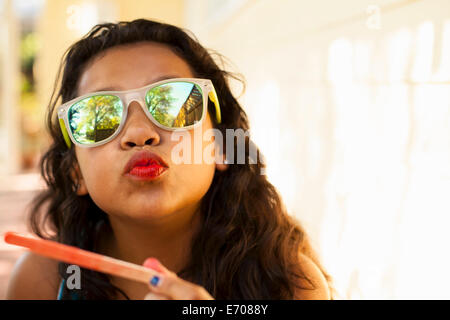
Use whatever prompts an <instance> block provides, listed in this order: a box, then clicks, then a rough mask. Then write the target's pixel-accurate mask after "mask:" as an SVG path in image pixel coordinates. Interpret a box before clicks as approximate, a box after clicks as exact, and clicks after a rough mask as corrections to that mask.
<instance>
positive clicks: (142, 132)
mask: <svg viewBox="0 0 450 320" xmlns="http://www.w3.org/2000/svg"><path fill="white" fill-rule="evenodd" d="M159 142H160V135H159V133H158V131H157V129H156V126H155V125H154V124H153V123H152V122H151V121H150V119H149V118H147V116H146V114H145V113H144V110H142V107H141V106H140V105H139V102H138V101H136V100H135V101H132V102H131V103H130V105H129V106H128V115H127V119H126V122H125V125H124V127H123V130H122V136H121V138H120V145H121V147H122V148H123V149H129V148H131V147H135V146H144V145H158V144H159Z"/></svg>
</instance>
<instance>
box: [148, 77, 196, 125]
mask: <svg viewBox="0 0 450 320" xmlns="http://www.w3.org/2000/svg"><path fill="white" fill-rule="evenodd" d="M145 102H146V103H147V107H148V110H149V111H150V113H151V114H152V115H153V117H154V118H155V119H156V121H158V122H159V123H160V124H162V125H163V126H166V127H169V128H182V127H187V126H190V125H193V124H195V123H196V122H197V121H200V120H201V119H202V113H203V95H202V89H201V88H200V87H199V86H198V85H197V84H195V83H191V82H185V81H177V82H169V83H165V84H162V85H160V86H157V87H155V88H152V89H150V90H149V91H148V92H147V94H146V95H145Z"/></svg>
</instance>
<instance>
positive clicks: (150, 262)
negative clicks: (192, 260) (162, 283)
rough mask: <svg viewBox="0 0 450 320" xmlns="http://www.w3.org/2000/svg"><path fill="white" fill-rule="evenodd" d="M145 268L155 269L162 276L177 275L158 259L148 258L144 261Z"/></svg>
mask: <svg viewBox="0 0 450 320" xmlns="http://www.w3.org/2000/svg"><path fill="white" fill-rule="evenodd" d="M143 265H144V267H147V268H150V269H153V270H155V271H157V272H159V273H162V274H172V275H176V274H175V272H172V271H170V270H169V269H167V268H166V267H165V266H164V265H163V264H162V263H161V262H159V260H158V259H156V258H147V259H146V260H145V261H144V264H143Z"/></svg>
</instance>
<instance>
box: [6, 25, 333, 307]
mask: <svg viewBox="0 0 450 320" xmlns="http://www.w3.org/2000/svg"><path fill="white" fill-rule="evenodd" d="M63 62H64V63H63V64H62V66H61V67H63V75H62V82H61V87H60V89H59V91H58V94H57V97H56V99H54V93H55V90H57V88H56V87H55V89H54V92H53V94H52V97H51V99H50V100H51V101H50V104H49V111H48V115H47V126H48V129H49V132H50V135H51V138H52V144H51V145H50V148H49V150H48V151H47V152H46V153H45V154H44V156H43V158H42V161H41V173H42V176H43V178H44V179H45V181H46V183H47V185H48V189H47V190H45V191H43V192H42V193H41V194H39V195H38V196H37V197H36V199H35V202H34V205H33V208H32V209H33V210H32V211H31V215H30V218H29V222H30V226H31V229H32V231H33V232H34V233H35V234H36V235H37V236H39V237H41V238H46V239H52V240H55V241H58V242H61V243H65V244H69V245H73V246H77V247H80V248H82V249H86V250H90V251H95V252H98V253H101V254H104V255H108V256H111V257H114V258H117V259H121V260H125V261H129V262H132V263H136V264H144V265H145V266H147V267H149V268H153V269H155V270H156V271H158V272H159V274H160V276H158V277H155V278H154V279H152V281H151V283H149V284H148V285H145V284H140V283H136V282H133V281H127V280H125V279H122V278H117V277H112V276H109V275H106V274H102V273H99V272H94V271H92V270H87V269H81V272H80V274H81V283H80V285H78V286H72V287H71V286H69V281H68V280H70V279H69V277H71V273H69V272H68V267H69V266H68V265H67V264H65V263H62V262H57V261H54V260H51V259H47V258H44V257H40V256H37V255H34V254H25V255H24V256H23V257H21V258H20V259H19V261H18V262H17V264H16V266H15V269H14V272H13V275H12V277H11V280H10V285H9V289H8V297H9V298H10V299H55V298H58V299H143V298H146V299H330V298H332V297H333V295H332V286H331V278H330V276H329V275H328V274H327V273H326V272H325V271H324V269H323V268H322V267H321V265H320V263H319V261H318V259H317V258H316V256H315V254H314V252H313V250H312V248H311V245H310V243H309V241H308V238H307V235H306V234H305V231H304V230H303V229H302V227H301V226H300V224H299V223H298V222H296V221H295V220H294V219H293V218H292V217H291V216H289V215H288V214H287V212H286V209H285V207H284V205H283V203H282V200H281V198H280V196H279V194H278V192H277V191H276V189H275V188H274V186H273V185H272V184H270V183H269V182H268V181H267V179H266V177H265V176H264V175H261V172H260V171H261V170H262V169H263V168H264V164H263V163H262V162H261V160H260V159H258V160H257V163H255V162H252V161H249V160H250V159H249V158H250V151H249V148H245V163H243V164H235V163H236V161H235V159H234V158H232V159H229V158H226V159H225V154H226V150H224V151H222V153H220V150H219V149H217V152H216V149H214V148H213V151H214V152H213V153H214V158H215V160H216V161H215V162H212V163H211V162H207V161H201V163H192V161H185V162H181V163H180V161H176V159H175V157H174V154H176V153H174V152H173V151H174V150H175V149H176V148H179V143H180V142H179V141H178V140H176V139H173V135H174V133H175V131H180V130H181V131H183V132H184V133H185V134H186V135H184V136H183V137H182V140H184V142H188V143H187V144H184V145H185V146H188V147H187V148H184V149H183V148H182V150H181V152H180V153H179V154H180V155H182V156H183V157H184V156H188V157H187V158H188V159H192V153H194V154H195V153H196V152H199V151H198V149H195V147H194V146H195V141H194V136H195V134H194V130H201V133H202V134H203V133H205V132H207V131H208V130H211V129H215V130H219V131H220V132H221V133H222V135H223V137H225V136H226V134H225V133H226V131H225V130H226V129H227V128H228V129H242V130H244V131H248V130H249V125H248V120H247V116H246V114H245V112H244V110H243V109H242V108H241V106H240V105H239V103H238V102H237V101H236V99H235V98H234V97H233V95H232V93H231V91H230V88H229V86H228V83H227V79H228V78H229V77H230V76H231V74H230V73H228V72H226V71H224V70H221V69H220V68H219V67H218V66H217V65H216V63H215V62H214V61H213V59H212V57H211V56H210V54H209V53H208V52H207V50H206V49H205V48H203V47H202V46H201V45H200V44H199V43H198V42H197V41H196V40H194V39H193V38H191V37H190V36H189V35H187V34H186V33H185V32H184V31H183V30H181V29H180V28H177V27H175V26H172V25H168V24H163V23H158V22H154V21H149V20H145V19H138V20H134V21H131V22H119V23H117V24H114V23H104V24H99V25H97V26H95V27H94V28H93V29H92V30H91V31H90V32H89V33H88V34H87V35H86V36H85V37H84V38H82V39H81V40H79V41H78V42H76V43H75V44H73V45H72V46H71V47H70V48H69V49H68V51H67V52H66V53H65V58H64V61H63ZM61 67H60V68H61ZM60 74H61V69H60V70H59V72H58V78H57V81H59V78H60ZM100 91H102V92H101V93H99V92H100ZM111 91H114V92H111ZM59 97H61V99H62V102H61V103H57V101H58V99H59ZM175 111H176V112H175ZM199 128H201V129H199ZM211 141H212V142H213V143H214V142H215V140H214V139H212V140H210V141H209V143H211ZM191 142H192V143H191ZM232 142H233V143H232V144H231V147H233V148H234V150H233V151H234V153H231V154H237V153H238V148H237V142H236V140H235V141H232ZM245 142H246V143H245V145H246V146H247V145H248V144H249V143H250V140H249V139H248V137H246V140H245ZM218 145H219V144H218ZM223 145H224V146H225V143H223ZM189 146H190V147H189ZM200 146H201V148H200V152H201V153H202V154H204V152H205V150H210V149H208V148H209V147H208V146H209V144H208V141H202V142H201V144H200ZM227 146H228V145H227ZM177 150H178V149H177ZM191 152H192V153H191ZM189 154H191V155H190V157H189ZM222 160H226V161H222ZM227 162H228V163H227ZM72 269H73V268H72ZM72 269H70V270H72Z"/></svg>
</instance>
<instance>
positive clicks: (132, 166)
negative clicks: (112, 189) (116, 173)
mask: <svg viewBox="0 0 450 320" xmlns="http://www.w3.org/2000/svg"><path fill="white" fill-rule="evenodd" d="M168 168H169V166H168V165H167V163H166V162H165V161H164V160H163V159H162V158H161V157H160V156H158V155H157V154H156V153H153V152H150V151H148V150H143V151H138V152H136V153H135V154H133V156H132V157H131V158H130V160H129V161H128V163H127V164H126V166H125V169H124V175H126V176H129V177H133V178H135V179H138V180H148V179H155V178H157V177H159V176H160V175H161V174H162V173H163V172H164V171H166V170H167V169H168Z"/></svg>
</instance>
